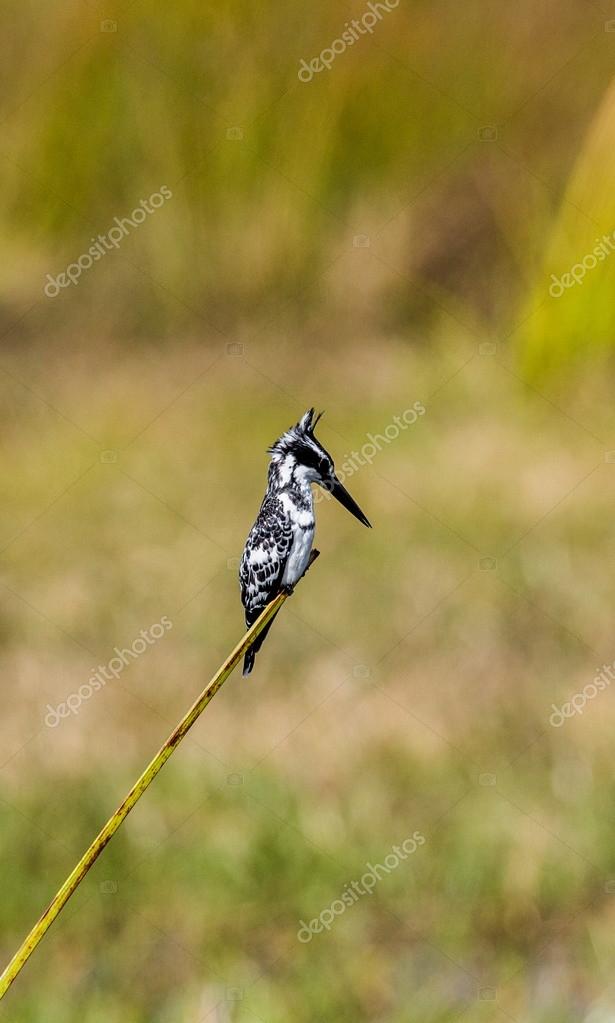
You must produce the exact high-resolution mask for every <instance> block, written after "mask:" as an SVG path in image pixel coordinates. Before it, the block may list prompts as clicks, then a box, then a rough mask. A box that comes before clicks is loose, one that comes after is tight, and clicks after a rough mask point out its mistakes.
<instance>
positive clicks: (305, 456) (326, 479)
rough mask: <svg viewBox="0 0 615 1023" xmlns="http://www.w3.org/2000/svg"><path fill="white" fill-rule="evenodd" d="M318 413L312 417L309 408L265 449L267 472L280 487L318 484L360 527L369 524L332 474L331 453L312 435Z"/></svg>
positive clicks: (318, 416) (333, 472)
mask: <svg viewBox="0 0 615 1023" xmlns="http://www.w3.org/2000/svg"><path fill="white" fill-rule="evenodd" d="M321 416H322V412H320V413H319V414H318V415H317V416H315V415H314V409H313V408H310V409H308V410H307V412H306V413H305V414H304V415H303V416H302V417H301V419H300V420H299V422H298V423H296V424H295V426H291V428H290V429H289V430H286V432H285V433H283V434H282V436H281V437H278V439H277V440H276V442H275V444H272V445H271V447H270V448H269V449H268V450H269V454H270V455H271V468H270V474H273V475H274V477H275V478H276V479H277V480H278V481H279V483H280V484H281V485H282V486H289V485H290V486H292V485H293V484H295V485H298V486H301V484H310V483H318V485H319V486H321V487H323V489H324V490H327V491H328V492H329V493H330V494H332V495H333V497H335V498H337V500H338V501H339V502H340V504H342V505H343V506H344V508H346V509H347V511H349V512H351V514H352V515H354V516H355V518H357V519H358V520H359V522H362V523H363V525H364V526H371V523H370V522H369V520H368V519H367V518H366V517H365V515H364V514H363V512H362V511H361V509H360V508H359V506H358V504H357V503H356V501H354V500H353V498H352V497H351V496H350V494H349V493H348V491H347V490H346V488H345V487H344V486H342V484H341V483H340V481H339V480H338V478H337V476H336V475H335V465H334V464H333V459H332V458H331V455H330V454H329V452H328V451H327V450H326V449H325V448H323V446H322V444H321V443H320V441H319V440H317V439H316V437H315V436H314V430H315V428H316V424H317V423H318V420H319V419H320V417H321Z"/></svg>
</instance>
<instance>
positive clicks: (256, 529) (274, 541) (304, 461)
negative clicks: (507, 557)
mask: <svg viewBox="0 0 615 1023" xmlns="http://www.w3.org/2000/svg"><path fill="white" fill-rule="evenodd" d="M322 415H323V413H322V412H320V413H319V414H318V415H317V416H315V414H314V409H313V408H309V409H308V410H307V412H305V413H304V414H303V416H302V417H301V418H300V419H299V421H298V422H297V423H296V424H295V425H294V426H291V427H290V428H289V429H288V430H286V431H285V432H284V433H283V434H282V435H281V436H280V437H278V439H277V440H276V441H275V442H274V443H273V444H272V445H271V447H270V448H268V449H267V451H268V454H269V455H270V456H271V462H270V463H269V471H268V477H267V491H266V493H265V496H264V498H263V501H262V504H261V506H260V510H259V512H258V515H257V517H256V521H255V523H254V525H253V526H252V529H251V530H250V533H249V535H248V539H247V540H246V545H245V548H244V551H243V554H242V556H241V560H240V563H239V585H240V589H241V601H242V604H243V607H244V610H245V618H246V626H247V627H248V628H249V627H250V626H251V625H252V624H253V623H254V622H255V621H256V619H257V618H258V616H259V615H260V613H261V611H262V610H263V609H264V608H265V607H266V606H267V604H269V603H270V601H272V600H273V599H274V598H275V597H276V596H278V594H279V593H281V592H285V593H287V594H289V595H290V594H291V593H292V592H293V588H294V587H295V585H296V584H297V582H298V581H299V580H300V579H301V577H302V576H303V575H304V573H305V572H306V570H307V566H308V563H309V560H310V553H311V551H312V542H313V539H314V530H315V520H314V495H313V491H312V484H313V483H316V484H318V485H319V486H321V487H322V488H323V489H324V490H326V491H328V492H329V493H330V494H331V495H332V496H333V497H335V498H337V500H338V501H339V502H340V504H341V505H343V507H344V508H346V509H347V510H348V511H349V512H350V513H351V514H352V515H354V516H355V518H357V519H358V520H359V522H361V523H363V525H364V526H368V527H369V528H371V522H370V521H369V519H367V517H366V516H365V515H364V514H363V512H362V511H361V509H360V508H359V506H358V504H357V503H356V501H354V499H353V498H352V497H351V496H350V494H349V493H348V491H347V490H346V488H345V487H344V486H343V485H342V483H341V482H340V480H339V479H338V478H337V476H336V474H335V465H334V463H333V459H332V457H331V455H330V454H329V452H328V451H327V450H326V449H325V448H324V447H323V446H322V444H321V443H320V441H319V440H317V438H316V437H315V436H314V430H315V428H316V424H317V423H318V421H319V419H320V418H321V417H322ZM316 553H318V552H316ZM274 618H275V615H274ZM272 624H273V618H272V619H271V621H270V622H269V623H268V624H267V625H266V626H265V628H264V629H263V631H262V632H261V633H260V635H259V636H258V637H257V638H256V640H255V641H254V643H253V644H252V646H251V647H250V648H249V650H248V651H247V653H246V655H245V658H244V663H243V674H244V676H245V675H249V674H250V672H251V671H252V668H253V667H254V660H255V657H256V654H257V652H258V651H259V650H260V648H261V646H262V644H263V642H264V640H265V637H266V636H267V633H268V632H269V629H270V628H271V626H272Z"/></svg>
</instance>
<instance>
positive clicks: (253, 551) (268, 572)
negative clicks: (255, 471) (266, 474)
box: [239, 496, 292, 626]
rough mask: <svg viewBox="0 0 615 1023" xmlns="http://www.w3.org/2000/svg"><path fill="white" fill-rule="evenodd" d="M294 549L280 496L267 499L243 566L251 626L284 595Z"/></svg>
mask: <svg viewBox="0 0 615 1023" xmlns="http://www.w3.org/2000/svg"><path fill="white" fill-rule="evenodd" d="M291 546H292V527H291V522H290V519H289V517H288V515H287V513H286V512H285V510H284V507H283V505H282V502H281V501H280V500H279V498H278V497H276V496H271V497H266V498H265V500H264V501H263V504H262V505H261V509H260V511H259V513H258V518H257V520H256V522H255V523H254V525H253V526H252V529H251V530H250V535H249V536H248V539H247V541H246V546H245V550H244V552H243V555H242V558H241V563H240V566H239V583H240V586H241V600H242V603H243V606H244V608H245V612H246V623H247V624H248V626H249V625H251V624H252V622H254V621H256V619H257V618H258V616H259V614H260V613H261V611H262V610H263V608H264V607H265V605H266V604H268V603H269V601H270V600H273V598H274V597H275V596H277V594H278V593H279V592H280V585H281V583H282V576H283V574H284V567H285V565H286V561H287V559H288V556H289V554H290V549H291Z"/></svg>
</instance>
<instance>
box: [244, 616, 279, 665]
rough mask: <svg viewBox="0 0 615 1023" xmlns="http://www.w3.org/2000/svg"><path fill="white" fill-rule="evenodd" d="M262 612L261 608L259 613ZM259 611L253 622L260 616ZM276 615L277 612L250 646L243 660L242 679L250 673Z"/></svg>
mask: <svg viewBox="0 0 615 1023" xmlns="http://www.w3.org/2000/svg"><path fill="white" fill-rule="evenodd" d="M262 610H263V609H262V608H261V609H260V611H262ZM260 611H258V612H257V614H256V615H255V617H254V621H256V619H257V617H258V615H259V614H260ZM277 613H278V612H277V611H276V613H275V615H274V616H273V618H272V619H271V621H270V622H268V623H267V625H266V626H265V628H264V629H263V631H262V632H261V634H260V636H257V637H256V639H255V640H254V642H253V644H252V646H251V647H250V649H249V650H248V651H247V653H246V656H245V657H244V659H243V671H242V675H243V676H244V678H245V676H246V675H249V674H250V672H251V671H252V668H253V667H254V661H255V660H256V655H257V653H258V651H259V650H260V648H261V647H262V645H263V643H264V642H265V638H266V636H267V633H268V632H269V629H270V628H271V626H272V625H273V623H274V621H275V618H276V615H277ZM248 624H249V625H251V624H252V622H249V623H248Z"/></svg>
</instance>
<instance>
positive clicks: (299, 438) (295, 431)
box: [267, 408, 323, 458]
mask: <svg viewBox="0 0 615 1023" xmlns="http://www.w3.org/2000/svg"><path fill="white" fill-rule="evenodd" d="M322 415H323V413H322V412H319V413H318V415H317V416H316V417H315V416H314V409H313V408H309V409H308V410H307V412H304V414H303V415H302V416H301V419H300V420H299V422H298V423H295V425H294V426H291V427H290V429H288V430H286V431H285V432H284V433H283V434H282V435H281V436H280V437H278V439H277V440H276V441H275V442H274V443H273V444H272V445H271V447H270V448H267V451H268V453H269V454H270V455H272V456H273V457H274V458H275V457H277V458H283V457H284V455H286V454H288V452H289V451H295V450H296V449H297V448H298V447H302V446H304V445H306V444H307V445H309V444H310V441H312V442H313V441H316V438H315V437H314V430H315V429H316V424H317V423H318V420H319V419H320V418H321V416H322ZM316 443H317V444H318V441H316Z"/></svg>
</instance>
